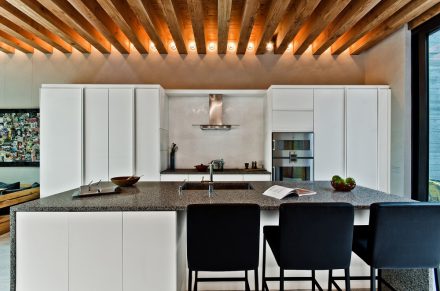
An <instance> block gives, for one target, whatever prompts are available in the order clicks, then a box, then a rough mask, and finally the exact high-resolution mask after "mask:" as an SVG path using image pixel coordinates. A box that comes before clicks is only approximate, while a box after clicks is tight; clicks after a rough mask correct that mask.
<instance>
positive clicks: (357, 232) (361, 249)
mask: <svg viewBox="0 0 440 291" xmlns="http://www.w3.org/2000/svg"><path fill="white" fill-rule="evenodd" d="M368 237H369V226H368V225H356V226H355V227H354V231H353V252H354V253H355V254H356V255H358V256H359V257H360V258H361V259H362V260H364V262H366V263H367V264H370V262H371V255H370V253H369V251H368Z"/></svg>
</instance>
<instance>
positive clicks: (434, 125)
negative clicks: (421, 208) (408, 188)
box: [428, 31, 440, 201]
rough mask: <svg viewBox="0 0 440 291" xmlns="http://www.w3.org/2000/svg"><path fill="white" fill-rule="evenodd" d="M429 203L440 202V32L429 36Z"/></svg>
mask: <svg viewBox="0 0 440 291" xmlns="http://www.w3.org/2000/svg"><path fill="white" fill-rule="evenodd" d="M428 103H429V104H428V110H429V111H428V119H429V125H428V126H429V158H428V166H429V171H428V172H429V181H428V183H429V186H428V191H429V196H428V200H429V201H440V31H435V32H433V33H430V34H428Z"/></svg>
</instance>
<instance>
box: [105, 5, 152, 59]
mask: <svg viewBox="0 0 440 291" xmlns="http://www.w3.org/2000/svg"><path fill="white" fill-rule="evenodd" d="M98 3H99V4H100V5H101V7H102V8H103V9H104V10H105V11H106V12H107V14H108V15H110V17H111V18H112V19H113V21H115V22H116V23H117V24H118V26H119V27H120V28H121V30H122V31H123V32H124V34H125V35H126V36H127V37H128V39H129V40H130V41H131V43H132V44H133V45H134V47H135V48H136V50H137V51H138V52H139V53H141V54H147V53H148V51H149V50H150V47H149V45H150V40H149V37H148V35H147V32H146V31H145V30H144V28H143V26H142V24H141V23H140V22H139V20H138V19H137V17H136V15H135V14H134V13H133V11H132V10H131V9H130V7H129V6H128V4H127V2H126V1H124V0H98Z"/></svg>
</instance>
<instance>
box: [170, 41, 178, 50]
mask: <svg viewBox="0 0 440 291" xmlns="http://www.w3.org/2000/svg"><path fill="white" fill-rule="evenodd" d="M170 49H172V50H173V51H175V50H176V49H177V47H176V43H175V42H174V41H172V42H170Z"/></svg>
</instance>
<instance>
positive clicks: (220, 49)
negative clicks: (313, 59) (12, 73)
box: [0, 0, 440, 55]
mask: <svg viewBox="0 0 440 291" xmlns="http://www.w3.org/2000/svg"><path fill="white" fill-rule="evenodd" d="M439 13H440V0H0V51H1V52H3V53H6V54H13V53H15V52H16V51H17V50H19V51H21V52H24V53H33V52H35V51H36V50H38V51H41V52H43V53H45V54H51V53H53V52H54V51H55V50H58V51H61V52H62V53H71V52H72V50H73V49H76V50H78V51H80V52H82V53H86V54H87V53H90V52H91V50H92V47H93V48H95V49H96V50H98V51H99V52H101V53H103V54H108V53H111V51H112V50H114V49H115V50H117V51H119V52H120V53H122V54H128V53H130V52H132V51H134V50H136V51H138V52H139V53H142V54H147V53H160V54H168V53H180V54H188V53H192V52H194V53H198V54H206V53H218V54H226V53H235V54H245V53H246V54H265V53H275V54H283V53H290V54H295V55H301V54H303V53H304V52H306V51H307V50H308V49H311V52H312V53H313V54H315V55H320V54H322V53H324V52H325V51H328V50H329V51H330V52H331V54H333V55H338V54H341V53H342V52H344V51H347V50H348V52H349V53H350V54H352V55H356V54H360V53H362V52H364V51H366V50H368V49H370V48H371V47H373V46H374V45H376V44H378V43H379V42H380V41H382V40H383V39H385V38H386V37H388V36H389V35H391V34H392V33H393V32H395V31H397V30H398V29H400V28H401V27H402V26H404V25H405V24H407V23H409V28H410V29H413V28H415V27H417V26H419V25H421V24H423V23H424V22H426V21H427V20H429V19H431V18H432V17H434V16H436V15H438V14H439Z"/></svg>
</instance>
